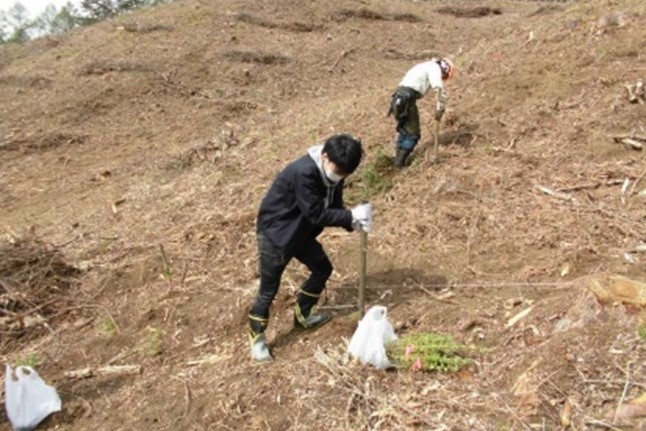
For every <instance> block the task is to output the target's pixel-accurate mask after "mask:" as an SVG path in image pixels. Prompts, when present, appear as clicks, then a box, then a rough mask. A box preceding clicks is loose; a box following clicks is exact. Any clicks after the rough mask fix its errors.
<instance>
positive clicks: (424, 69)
mask: <svg viewBox="0 0 646 431" xmlns="http://www.w3.org/2000/svg"><path fill="white" fill-rule="evenodd" d="M399 85H400V86H402V87H409V88H412V89H413V90H415V91H417V92H418V93H419V94H421V95H422V96H424V95H425V94H426V93H427V92H428V90H429V89H430V88H435V89H437V88H443V87H442V69H440V65H439V64H437V59H435V58H433V59H431V60H430V61H426V62H424V63H419V64H416V65H415V66H413V67H412V68H411V69H410V70H409V71H408V72H406V75H404V78H403V79H402V80H401V82H400V83H399Z"/></svg>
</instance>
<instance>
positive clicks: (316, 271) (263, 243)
mask: <svg viewBox="0 0 646 431" xmlns="http://www.w3.org/2000/svg"><path fill="white" fill-rule="evenodd" d="M257 241H258V257H259V259H258V260H259V272H260V287H259V288H258V294H257V295H256V299H255V300H254V302H253V305H252V307H251V311H250V314H249V323H250V325H251V330H252V331H253V332H254V333H256V334H259V333H262V332H264V330H265V328H266V327H267V321H268V319H269V308H270V307H271V303H272V302H273V300H274V298H275V297H276V294H277V293H278V288H279V286H280V279H281V277H282V275H283V272H284V271H285V268H286V267H287V264H288V263H289V261H290V260H292V258H296V260H298V261H299V262H301V263H302V264H303V265H305V266H306V267H307V269H309V270H310V276H309V277H308V279H307V280H305V282H304V283H303V284H302V285H301V289H300V291H299V292H298V297H297V303H298V306H299V308H300V311H301V313H302V315H303V316H305V317H307V316H309V315H310V312H311V311H312V307H314V305H315V304H316V303H317V302H318V297H319V296H320V294H321V292H323V289H325V283H326V282H327V280H328V278H330V275H331V274H332V263H331V262H330V259H329V258H328V257H327V254H325V250H323V246H321V243H319V242H318V241H317V240H316V239H314V238H312V239H311V240H307V241H305V242H303V243H301V244H300V245H299V246H298V247H297V248H296V249H295V250H294V252H293V253H291V254H289V255H285V254H283V253H281V251H280V250H276V248H275V247H274V246H273V244H272V243H271V242H270V241H269V240H268V239H267V238H266V237H265V236H264V235H263V234H262V233H261V232H260V233H258V235H257Z"/></svg>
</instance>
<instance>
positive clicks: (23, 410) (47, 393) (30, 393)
mask: <svg viewBox="0 0 646 431" xmlns="http://www.w3.org/2000/svg"><path fill="white" fill-rule="evenodd" d="M4 393H5V409H6V410H7V416H8V417H9V421H10V422H11V425H12V426H13V429H14V430H16V431H28V430H33V429H34V428H36V427H37V426H38V424H39V423H40V422H41V421H42V420H43V419H45V418H46V417H47V416H48V415H49V414H50V413H54V412H59V411H60V410H61V399H60V398H59V396H58V394H57V393H56V389H54V388H53V387H51V386H49V385H48V384H46V383H45V382H44V381H43V379H41V378H40V376H39V375H38V373H37V372H36V370H34V369H33V368H31V367H16V369H15V370H14V371H12V370H11V367H10V366H9V365H8V364H7V366H6V371H5V380H4Z"/></svg>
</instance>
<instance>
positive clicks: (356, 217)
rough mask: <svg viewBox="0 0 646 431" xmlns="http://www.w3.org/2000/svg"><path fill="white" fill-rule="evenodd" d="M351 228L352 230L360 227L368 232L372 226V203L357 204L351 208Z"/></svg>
mask: <svg viewBox="0 0 646 431" xmlns="http://www.w3.org/2000/svg"><path fill="white" fill-rule="evenodd" d="M351 212H352V228H353V229H354V230H359V229H362V230H363V231H364V232H370V229H371V228H372V205H370V204H359V205H357V206H356V207H354V208H352V210H351Z"/></svg>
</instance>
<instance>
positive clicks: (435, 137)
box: [433, 121, 440, 163]
mask: <svg viewBox="0 0 646 431" xmlns="http://www.w3.org/2000/svg"><path fill="white" fill-rule="evenodd" d="M439 146H440V122H439V121H436V122H435V128H434V129H433V163H437V162H438V160H439V158H438V157H439V156H438V153H437V152H438V150H437V149H438V147H439Z"/></svg>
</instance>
